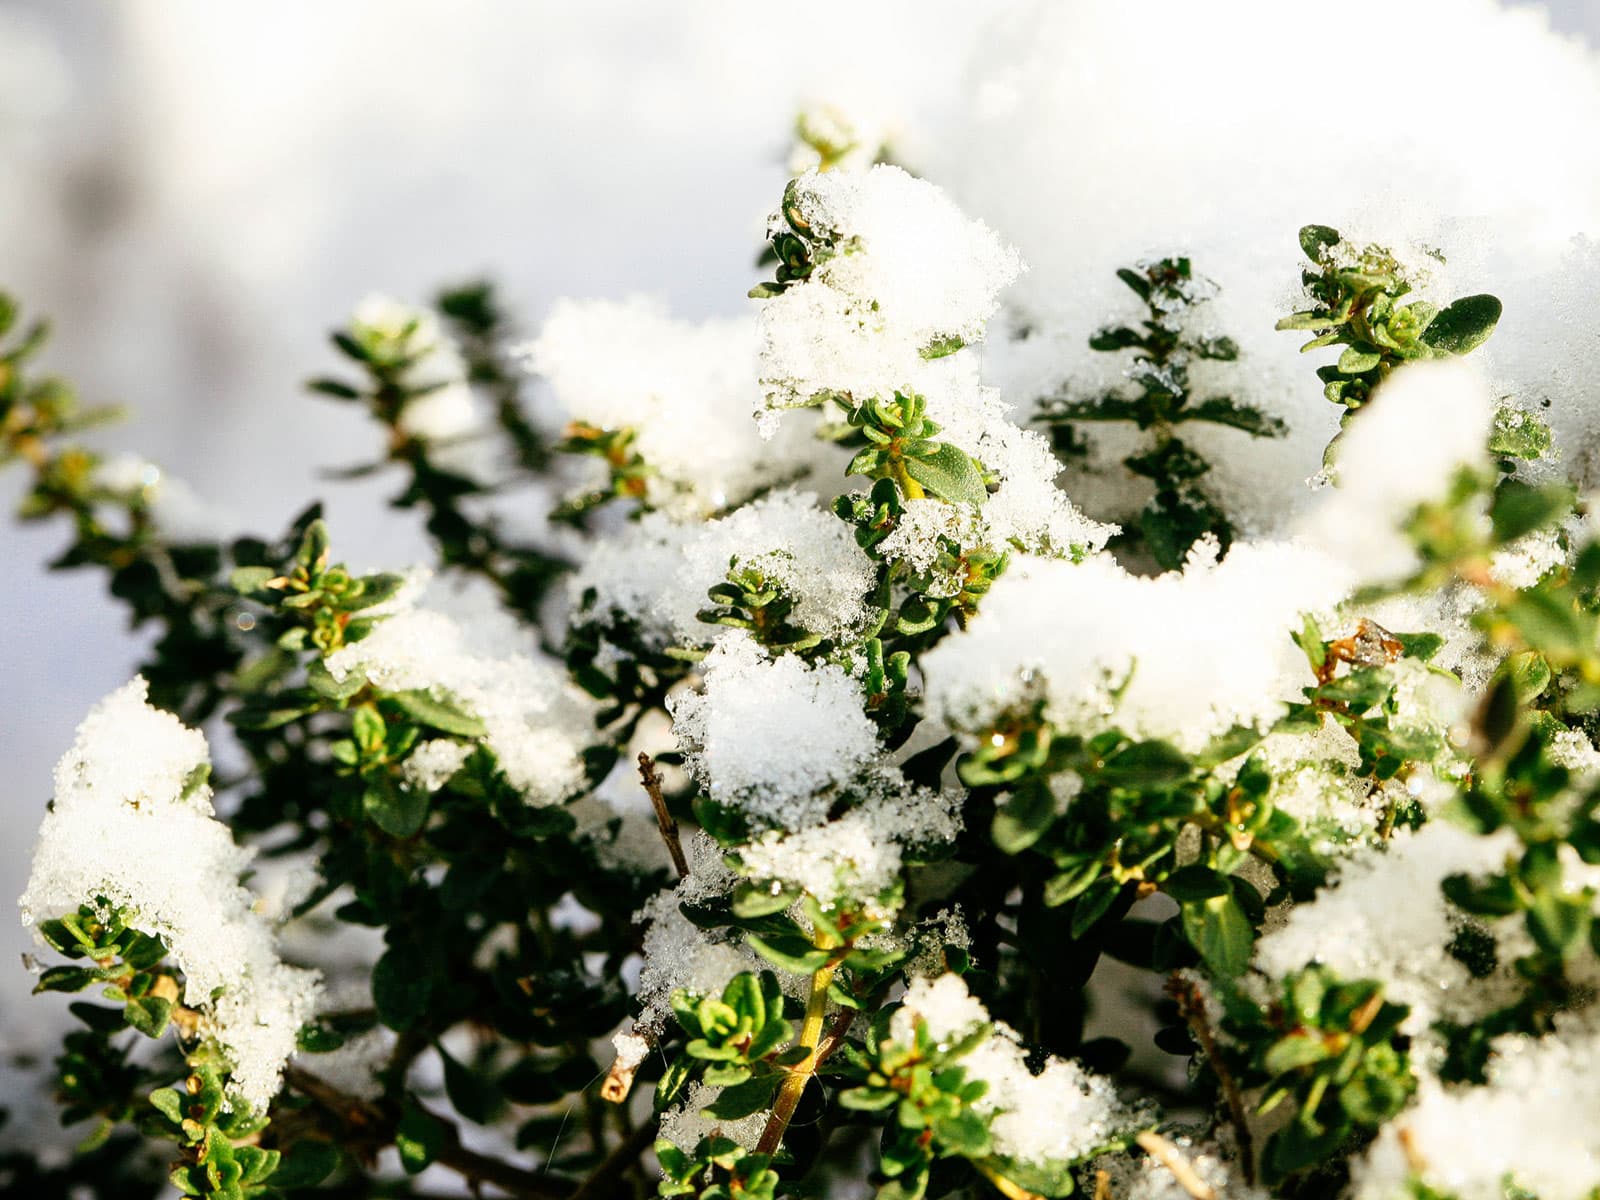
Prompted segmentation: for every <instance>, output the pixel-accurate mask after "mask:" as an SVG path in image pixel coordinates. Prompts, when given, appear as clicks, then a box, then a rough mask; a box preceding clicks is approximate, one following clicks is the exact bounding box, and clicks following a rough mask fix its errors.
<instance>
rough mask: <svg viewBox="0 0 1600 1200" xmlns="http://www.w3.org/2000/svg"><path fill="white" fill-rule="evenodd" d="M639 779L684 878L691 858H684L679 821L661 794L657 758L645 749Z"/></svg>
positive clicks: (640, 764) (673, 859) (640, 762)
mask: <svg viewBox="0 0 1600 1200" xmlns="http://www.w3.org/2000/svg"><path fill="white" fill-rule="evenodd" d="M639 779H640V781H641V782H643V784H644V790H645V791H646V792H647V793H649V796H650V804H651V807H653V808H654V809H655V810H656V825H657V826H658V827H659V828H660V830H661V840H662V841H664V842H665V843H666V844H667V852H668V853H669V854H671V855H672V865H673V867H675V868H676V869H677V872H678V878H679V879H684V878H686V877H687V876H688V874H689V860H688V859H686V858H684V856H683V843H682V842H681V841H679V840H678V823H677V822H676V821H674V820H673V819H672V814H671V813H670V812H668V811H667V800H666V797H665V796H663V795H662V794H661V776H659V775H657V774H656V764H655V760H654V759H653V758H651V757H650V756H649V755H648V754H646V753H645V752H644V751H643V750H641V751H639Z"/></svg>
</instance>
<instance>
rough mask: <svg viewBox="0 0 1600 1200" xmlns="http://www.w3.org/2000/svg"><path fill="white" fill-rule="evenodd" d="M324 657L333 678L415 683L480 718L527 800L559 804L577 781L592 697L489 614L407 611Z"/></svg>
mask: <svg viewBox="0 0 1600 1200" xmlns="http://www.w3.org/2000/svg"><path fill="white" fill-rule="evenodd" d="M326 663H327V667H328V671H329V672H330V673H331V674H332V675H333V676H334V678H335V679H344V678H345V677H346V676H348V675H350V674H351V673H355V674H359V675H361V676H363V677H365V678H366V679H369V680H371V681H372V682H373V683H374V684H376V685H377V686H379V687H381V688H384V689H386V690H388V691H425V692H429V693H431V694H433V695H435V696H437V697H438V698H439V699H441V700H445V701H449V702H456V703H460V704H462V705H464V706H465V707H466V709H467V710H468V711H469V712H471V713H472V714H473V715H474V716H476V717H477V718H478V719H479V720H480V721H482V722H483V724H484V726H485V728H486V730H487V732H486V734H485V735H484V742H485V744H486V745H487V746H488V747H489V749H490V750H492V751H493V752H494V755H495V758H496V760H497V761H498V762H499V764H500V768H501V770H502V771H504V772H505V775H506V778H507V779H508V780H509V781H510V782H511V784H512V786H513V787H515V788H517V790H519V791H520V792H522V793H523V795H524V796H525V797H526V798H527V800H528V802H529V803H530V804H536V805H544V804H559V803H561V802H562V801H563V800H565V799H567V798H568V797H569V796H571V795H572V794H573V793H574V792H575V791H577V790H578V789H579V788H580V787H581V786H582V784H583V782H584V778H585V775H584V765H583V760H582V757H581V756H582V753H583V750H584V748H585V747H587V746H588V745H589V743H590V741H591V740H592V738H593V734H594V714H595V711H596V705H595V703H594V701H593V700H592V699H591V698H590V697H589V696H588V695H587V694H586V693H584V692H582V691H580V690H579V689H578V688H577V687H576V686H575V685H573V684H572V683H571V682H570V681H569V680H568V679H567V676H566V673H565V672H564V671H563V670H562V669H561V668H560V667H559V666H557V665H556V664H554V663H552V662H549V661H548V660H546V659H544V658H543V657H542V656H539V651H538V649H537V643H536V641H534V639H533V638H532V637H530V636H529V635H528V634H527V633H526V632H525V631H521V630H519V629H518V628H517V627H516V626H515V625H514V624H512V623H511V622H510V621H509V619H507V618H504V617H503V616H502V615H500V614H498V613H493V612H481V611H480V612H477V613H474V614H472V615H471V616H470V617H469V618H466V619H463V620H459V621H458V620H456V619H455V618H453V617H451V616H449V615H447V614H445V613H443V612H439V611H435V610H433V609H426V608H414V609H408V610H406V611H403V612H398V613H395V614H394V615H392V616H389V617H386V618H385V619H384V620H382V621H380V622H379V623H378V624H377V626H376V627H375V628H374V629H373V631H372V632H371V633H370V634H368V635H367V636H366V637H365V638H363V639H362V640H361V641H359V642H354V643H352V644H350V645H347V646H344V647H342V648H341V649H339V650H336V651H334V653H332V654H330V655H329V656H328V658H327V659H326ZM428 765H429V766H430V768H432V767H438V766H439V765H440V764H437V763H434V762H432V761H431V760H429V761H428ZM418 770H419V772H420V771H421V770H422V768H421V766H419V767H418Z"/></svg>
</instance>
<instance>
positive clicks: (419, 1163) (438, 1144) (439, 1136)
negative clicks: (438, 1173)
mask: <svg viewBox="0 0 1600 1200" xmlns="http://www.w3.org/2000/svg"><path fill="white" fill-rule="evenodd" d="M445 1137H446V1131H445V1127H444V1123H443V1122H441V1121H440V1120H439V1119H438V1118H437V1117H435V1116H433V1114H432V1113H428V1112H425V1111H423V1109H422V1108H421V1107H420V1106H418V1105H417V1103H416V1102H415V1101H414V1100H412V1099H411V1098H410V1097H407V1098H406V1105H405V1109H404V1110H403V1111H402V1112H401V1114H400V1124H399V1125H398V1126H397V1127H396V1129H395V1131H394V1145H395V1149H396V1150H398V1151H400V1165H401V1166H403V1167H404V1168H405V1169H406V1174H407V1175H415V1174H417V1173H418V1172H419V1171H423V1170H425V1169H426V1168H427V1167H428V1165H429V1164H430V1163H432V1162H433V1160H434V1159H435V1158H436V1157H438V1154H439V1151H440V1150H442V1149H444V1145H445Z"/></svg>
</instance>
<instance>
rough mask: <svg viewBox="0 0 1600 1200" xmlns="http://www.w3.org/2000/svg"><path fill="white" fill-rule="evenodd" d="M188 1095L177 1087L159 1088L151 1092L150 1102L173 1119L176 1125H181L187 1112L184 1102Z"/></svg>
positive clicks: (164, 1114) (162, 1113)
mask: <svg viewBox="0 0 1600 1200" xmlns="http://www.w3.org/2000/svg"><path fill="white" fill-rule="evenodd" d="M186 1099H187V1097H186V1096H185V1095H184V1094H183V1093H182V1092H180V1091H178V1089H177V1088H169V1087H167V1088H157V1089H156V1090H155V1091H153V1092H151V1093H150V1103H151V1104H152V1105H153V1106H155V1108H156V1109H157V1110H158V1111H159V1112H160V1113H161V1115H162V1116H164V1117H166V1118H167V1120H169V1121H171V1122H172V1124H173V1125H174V1126H178V1127H181V1126H182V1125H183V1118H184V1116H185V1113H184V1111H183V1102H184V1101H185V1100H186Z"/></svg>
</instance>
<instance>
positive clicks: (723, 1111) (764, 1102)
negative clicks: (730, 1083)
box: [702, 1072, 783, 1121]
mask: <svg viewBox="0 0 1600 1200" xmlns="http://www.w3.org/2000/svg"><path fill="white" fill-rule="evenodd" d="M782 1082H783V1076H782V1075H780V1074H778V1073H777V1072H773V1073H772V1074H770V1075H757V1076H755V1077H754V1078H753V1079H748V1080H746V1081H745V1082H744V1083H741V1084H738V1085H737V1086H735V1087H731V1088H724V1089H723V1091H722V1094H721V1095H719V1096H718V1097H717V1098H716V1100H715V1101H714V1102H712V1103H711V1104H710V1105H709V1106H708V1107H706V1108H705V1109H703V1110H702V1112H703V1113H704V1114H705V1115H706V1116H708V1117H713V1118H715V1119H716V1120H719V1121H737V1120H739V1119H740V1118H741V1117H748V1116H750V1115H751V1114H753V1113H758V1112H760V1111H761V1110H762V1109H765V1108H768V1107H770V1106H771V1104H772V1098H773V1097H774V1096H775V1095H777V1093H778V1086H779V1084H781V1083H782Z"/></svg>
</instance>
